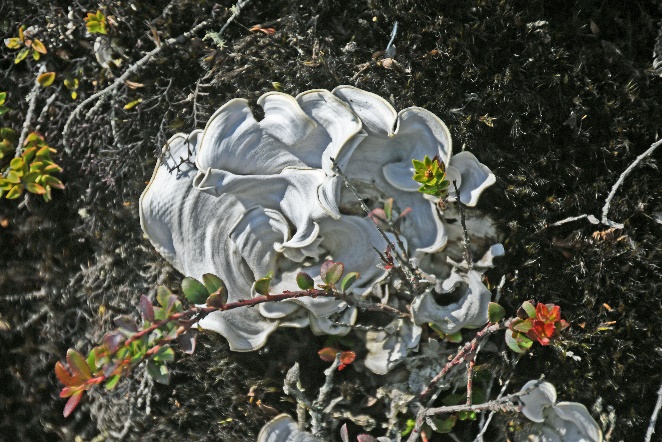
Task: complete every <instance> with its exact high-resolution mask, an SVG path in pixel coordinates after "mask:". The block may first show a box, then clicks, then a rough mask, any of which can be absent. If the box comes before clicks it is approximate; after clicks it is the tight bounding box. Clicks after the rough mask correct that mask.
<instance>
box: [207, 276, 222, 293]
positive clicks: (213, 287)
mask: <svg viewBox="0 0 662 442" xmlns="http://www.w3.org/2000/svg"><path fill="white" fill-rule="evenodd" d="M202 283H203V284H204V285H205V288H206V289H207V292H208V294H210V295H211V294H212V293H214V292H217V291H218V290H219V289H221V288H225V284H224V283H223V280H222V279H221V278H219V277H218V276H216V275H213V274H211V273H205V274H204V275H202Z"/></svg>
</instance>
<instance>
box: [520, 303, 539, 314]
mask: <svg viewBox="0 0 662 442" xmlns="http://www.w3.org/2000/svg"><path fill="white" fill-rule="evenodd" d="M522 308H523V309H524V311H525V312H526V314H527V315H529V318H535V317H536V308H535V307H534V306H533V304H531V303H530V302H529V301H524V302H523V303H522Z"/></svg>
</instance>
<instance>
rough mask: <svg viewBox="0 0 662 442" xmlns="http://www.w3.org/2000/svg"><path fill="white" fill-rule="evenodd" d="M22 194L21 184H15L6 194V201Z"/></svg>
mask: <svg viewBox="0 0 662 442" xmlns="http://www.w3.org/2000/svg"><path fill="white" fill-rule="evenodd" d="M22 193H23V184H17V185H15V186H14V187H12V188H11V190H10V191H9V193H7V199H8V200H14V199H16V198H18V197H19V196H21V194H22Z"/></svg>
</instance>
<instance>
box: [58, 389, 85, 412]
mask: <svg viewBox="0 0 662 442" xmlns="http://www.w3.org/2000/svg"><path fill="white" fill-rule="evenodd" d="M82 396H83V392H82V391H79V392H77V393H76V394H74V395H73V396H71V397H70V398H69V400H68V401H67V405H65V406H64V413H62V414H63V415H64V417H69V415H70V414H71V413H73V411H74V410H75V409H76V407H77V406H78V404H79V403H80V398H81V397H82Z"/></svg>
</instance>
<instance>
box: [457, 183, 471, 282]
mask: <svg viewBox="0 0 662 442" xmlns="http://www.w3.org/2000/svg"><path fill="white" fill-rule="evenodd" d="M453 187H454V188H455V195H457V198H456V199H455V201H456V202H457V205H458V207H459V208H460V224H462V245H463V246H464V259H465V261H467V265H468V266H469V270H471V269H473V266H474V262H473V256H472V254H471V250H470V249H469V243H470V242H471V240H470V239H469V232H468V231H467V220H466V216H465V213H464V203H463V202H462V201H460V191H459V190H458V188H457V181H456V180H453Z"/></svg>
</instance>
